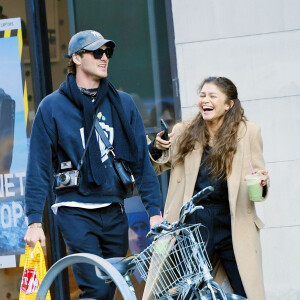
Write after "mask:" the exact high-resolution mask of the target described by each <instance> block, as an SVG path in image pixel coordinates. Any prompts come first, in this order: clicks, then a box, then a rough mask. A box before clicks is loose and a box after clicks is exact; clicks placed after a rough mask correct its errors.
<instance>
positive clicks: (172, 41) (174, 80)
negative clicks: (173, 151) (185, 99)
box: [165, 0, 182, 121]
mask: <svg viewBox="0 0 300 300" xmlns="http://www.w3.org/2000/svg"><path fill="white" fill-rule="evenodd" d="M165 8H166V19H167V30H168V40H169V53H170V66H171V76H172V84H173V95H174V110H175V119H176V121H179V120H181V118H182V116H181V104H180V91H179V81H178V72H177V58H176V47H175V34H174V22H173V12H172V1H171V0H165Z"/></svg>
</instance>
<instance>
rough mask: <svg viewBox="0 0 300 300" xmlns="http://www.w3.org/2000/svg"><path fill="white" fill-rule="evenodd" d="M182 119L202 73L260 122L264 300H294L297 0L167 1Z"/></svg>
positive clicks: (299, 206) (299, 91)
mask: <svg viewBox="0 0 300 300" xmlns="http://www.w3.org/2000/svg"><path fill="white" fill-rule="evenodd" d="M172 10H173V19H174V31H175V46H176V55H177V68H178V77H179V86H180V95H181V106H182V116H183V119H190V118H191V117H192V116H193V115H194V114H195V113H197V111H198V109H197V106H196V103H197V88H198V85H199V83H200V82H201V81H202V79H203V78H205V77H206V76H209V75H212V76H226V77H228V78H230V79H231V80H232V81H233V82H234V83H235V84H236V85H237V87H238V91H239V98H240V100H241V101H242V105H243V107H244V109H245V114H246V116H247V118H248V119H249V120H250V121H253V122H255V123H257V124H259V125H260V126H261V129H262V136H263V140H264V157H265V160H266V166H267V169H268V170H269V172H270V177H271V189H270V194H269V198H268V200H267V201H266V202H264V203H258V204H257V205H256V208H257V212H258V215H259V216H260V217H261V218H262V219H263V221H264V223H265V228H264V229H262V230H261V241H262V249H263V268H264V280H265V288H266V294H267V300H276V299H280V300H284V299H289V300H292V299H293V300H296V299H297V300H299V299H300V280H299V277H298V276H297V273H298V270H299V269H300V259H299V253H300V239H299V237H300V218H299V212H300V201H299V195H300V184H299V182H298V181H299V169H300V151H299V148H300V147H299V144H300V117H299V115H300V55H299V53H300V1H298V0H252V1H237V0H223V1H218V0H210V1H207V0H188V1H182V0H172Z"/></svg>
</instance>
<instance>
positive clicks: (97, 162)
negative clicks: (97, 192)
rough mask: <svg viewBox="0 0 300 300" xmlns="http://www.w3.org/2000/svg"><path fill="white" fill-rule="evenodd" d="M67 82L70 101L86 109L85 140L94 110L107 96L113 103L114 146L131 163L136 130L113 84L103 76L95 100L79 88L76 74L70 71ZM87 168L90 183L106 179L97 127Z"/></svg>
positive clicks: (84, 110)
mask: <svg viewBox="0 0 300 300" xmlns="http://www.w3.org/2000/svg"><path fill="white" fill-rule="evenodd" d="M66 84H67V86H68V88H69V91H70V94H71V100H72V101H73V102H74V103H75V105H76V106H77V107H78V108H80V109H81V110H82V111H83V126H84V136H85V141H87V138H88V136H89V133H90V131H91V129H92V126H93V121H94V117H95V113H96V111H97V109H98V107H99V106H100V105H101V104H102V103H103V101H104V99H105V97H106V96H108V99H109V101H110V103H111V112H112V122H113V127H114V131H115V138H114V142H113V146H114V149H115V154H116V157H117V158H120V159H123V160H125V161H128V162H134V161H135V157H136V156H137V149H138V148H137V143H136V139H135V136H134V132H133V130H132V128H131V125H130V123H129V121H128V118H127V117H126V115H125V111H124V109H123V106H122V103H121V99H120V96H119V94H118V92H117V91H116V89H115V88H114V86H113V85H112V84H111V83H110V82H109V81H108V79H106V78H104V79H102V80H101V83H100V85H99V88H98V91H97V97H96V99H95V102H94V103H93V102H92V101H89V99H87V98H86V97H85V96H84V95H83V94H82V93H81V92H80V90H79V88H78V86H77V83H76V79H75V76H74V75H72V74H69V75H68V76H67V80H66ZM84 160H85V165H86V167H87V168H86V169H87V170H88V178H89V181H90V182H95V183H96V184H97V185H101V184H103V183H104V182H105V175H103V174H105V168H104V166H103V164H102V160H101V152H100V149H99V143H98V141H97V138H96V132H95V130H94V131H93V133H92V136H91V140H90V144H89V146H88V149H87V153H86V156H85V158H84Z"/></svg>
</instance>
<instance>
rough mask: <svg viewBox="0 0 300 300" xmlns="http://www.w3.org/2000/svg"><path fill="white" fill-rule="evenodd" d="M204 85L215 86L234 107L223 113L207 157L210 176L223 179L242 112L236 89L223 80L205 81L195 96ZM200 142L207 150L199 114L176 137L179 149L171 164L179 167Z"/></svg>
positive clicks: (242, 120)
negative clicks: (221, 121)
mask: <svg viewBox="0 0 300 300" xmlns="http://www.w3.org/2000/svg"><path fill="white" fill-rule="evenodd" d="M206 83H212V84H214V85H216V86H217V87H218V88H219V89H220V90H221V91H222V92H223V93H224V94H225V95H226V97H227V99H226V100H227V103H228V102H229V101H230V100H233V102H234V105H233V106H232V107H231V108H230V109H229V110H228V111H227V112H226V114H225V117H224V122H223V124H222V125H221V127H220V129H219V130H218V132H217V133H216V135H215V144H214V146H213V147H212V149H211V151H210V153H209V156H208V166H209V170H210V175H211V176H213V177H216V178H219V179H225V178H226V177H227V175H229V174H230V173H231V170H232V160H233V157H234V154H235V152H236V149H237V142H238V140H237V131H238V127H239V124H240V123H241V122H244V123H245V121H246V120H247V119H246V117H245V116H244V109H243V108H242V106H241V102H240V100H239V99H238V92H237V88H236V86H235V85H234V84H233V82H232V81H231V80H229V79H228V78H225V77H208V78H206V79H204V80H203V82H202V83H201V84H200V86H199V89H198V92H199V93H200V91H201V89H202V88H203V86H204V85H205V84H206ZM196 141H197V142H200V144H201V145H202V147H206V146H208V143H209V132H208V129H207V125H206V122H205V120H204V119H203V117H202V114H201V112H199V113H198V114H197V116H196V117H195V118H194V119H193V120H192V122H191V123H190V124H189V125H188V126H187V128H186V129H185V130H184V132H183V133H182V134H181V135H180V136H179V142H178V144H179V149H178V153H177V154H178V155H177V159H176V161H175V164H180V163H183V161H184V158H185V156H186V155H187V154H189V153H190V152H191V151H192V150H193V149H194V148H195V144H196Z"/></svg>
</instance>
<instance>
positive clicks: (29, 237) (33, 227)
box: [24, 223, 46, 250]
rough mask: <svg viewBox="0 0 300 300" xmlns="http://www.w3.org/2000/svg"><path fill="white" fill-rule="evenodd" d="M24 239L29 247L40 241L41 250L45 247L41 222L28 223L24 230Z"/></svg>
mask: <svg viewBox="0 0 300 300" xmlns="http://www.w3.org/2000/svg"><path fill="white" fill-rule="evenodd" d="M24 241H25V242H26V244H27V245H28V246H29V247H31V248H34V246H35V244H36V242H37V241H40V243H41V246H42V248H43V250H44V249H46V237H45V234H44V230H43V228H42V224H41V223H32V224H30V225H29V226H28V229H27V231H26V234H25V237H24Z"/></svg>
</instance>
